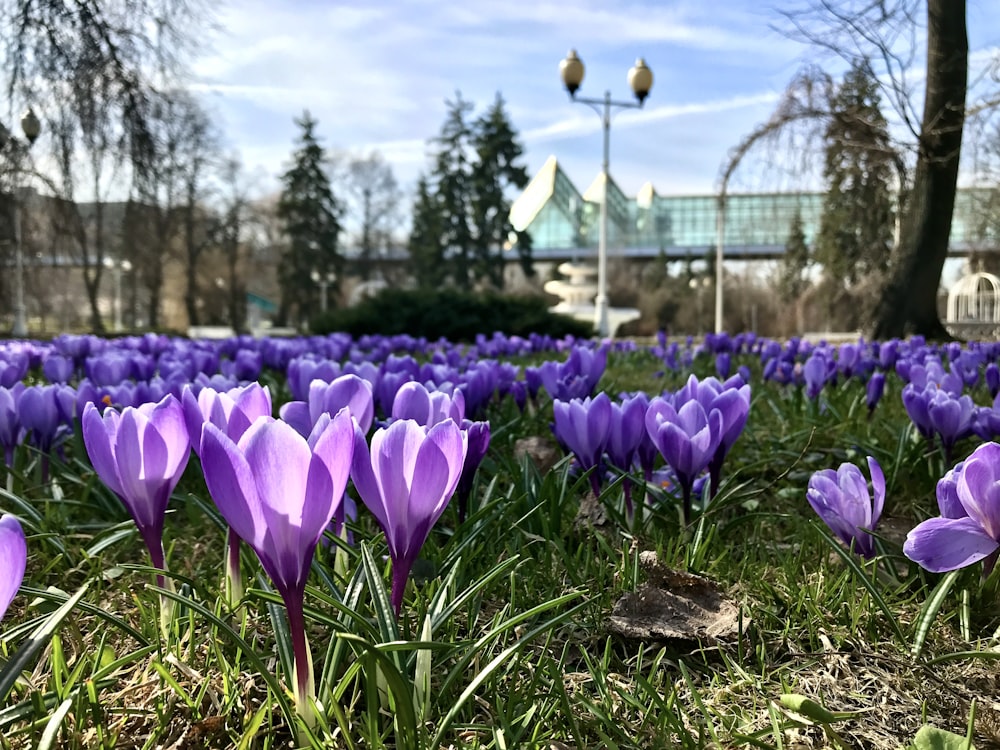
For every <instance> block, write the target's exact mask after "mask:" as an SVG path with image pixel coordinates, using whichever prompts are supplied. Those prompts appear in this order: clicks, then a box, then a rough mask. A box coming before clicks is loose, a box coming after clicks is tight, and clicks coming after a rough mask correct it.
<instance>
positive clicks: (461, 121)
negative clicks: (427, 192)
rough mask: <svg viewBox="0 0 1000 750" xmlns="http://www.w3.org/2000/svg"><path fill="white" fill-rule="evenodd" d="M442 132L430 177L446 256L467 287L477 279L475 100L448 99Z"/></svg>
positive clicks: (455, 275)
mask: <svg viewBox="0 0 1000 750" xmlns="http://www.w3.org/2000/svg"><path fill="white" fill-rule="evenodd" d="M446 104H447V106H448V112H447V114H446V115H445V121H444V125H442V127H441V133H440V135H438V137H437V138H436V139H435V140H434V143H435V144H436V146H437V151H436V153H435V156H434V168H433V170H432V172H431V178H432V179H433V180H434V187H435V189H434V195H435V198H436V203H437V206H438V210H439V216H440V220H441V225H442V226H441V228H442V235H441V243H442V246H443V248H444V260H445V262H446V264H447V272H448V274H449V275H450V277H451V280H452V282H453V283H454V284H455V285H456V286H458V287H460V288H463V289H464V288H467V287H468V286H469V285H470V284H471V283H472V282H473V280H474V274H473V245H474V230H473V226H472V220H471V217H472V163H471V161H470V154H471V151H472V128H471V127H470V125H469V122H468V116H469V113H470V112H471V111H472V104H471V103H470V102H467V101H465V100H464V99H462V94H461V93H457V94H456V99H455V101H449V102H447V103H446Z"/></svg>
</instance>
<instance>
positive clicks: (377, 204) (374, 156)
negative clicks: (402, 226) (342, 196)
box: [345, 151, 402, 281]
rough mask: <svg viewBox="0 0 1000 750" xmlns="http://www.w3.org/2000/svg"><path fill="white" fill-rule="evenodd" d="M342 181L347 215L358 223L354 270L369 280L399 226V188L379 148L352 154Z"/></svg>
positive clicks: (400, 193)
mask: <svg viewBox="0 0 1000 750" xmlns="http://www.w3.org/2000/svg"><path fill="white" fill-rule="evenodd" d="M345 184H346V188H347V190H346V198H347V204H348V206H347V215H348V216H349V217H350V219H351V220H352V221H353V222H356V223H357V225H358V230H357V234H356V235H355V237H356V242H357V247H358V259H357V265H356V268H357V273H358V275H359V276H360V277H361V279H362V280H363V281H368V280H369V279H370V278H371V276H372V270H373V266H374V264H375V261H376V259H377V256H378V254H379V252H382V251H385V250H388V249H389V247H390V245H391V243H392V238H393V231H394V230H395V229H397V228H398V226H399V223H400V220H401V218H402V213H401V211H400V202H401V201H402V192H401V191H400V189H399V184H398V183H397V182H396V176H395V175H394V174H393V171H392V166H391V165H390V164H389V163H388V162H386V160H385V158H384V157H383V156H382V154H381V153H379V152H378V151H372V152H371V153H370V154H368V155H367V156H356V157H353V158H351V159H350V161H348V163H347V173H346V179H345Z"/></svg>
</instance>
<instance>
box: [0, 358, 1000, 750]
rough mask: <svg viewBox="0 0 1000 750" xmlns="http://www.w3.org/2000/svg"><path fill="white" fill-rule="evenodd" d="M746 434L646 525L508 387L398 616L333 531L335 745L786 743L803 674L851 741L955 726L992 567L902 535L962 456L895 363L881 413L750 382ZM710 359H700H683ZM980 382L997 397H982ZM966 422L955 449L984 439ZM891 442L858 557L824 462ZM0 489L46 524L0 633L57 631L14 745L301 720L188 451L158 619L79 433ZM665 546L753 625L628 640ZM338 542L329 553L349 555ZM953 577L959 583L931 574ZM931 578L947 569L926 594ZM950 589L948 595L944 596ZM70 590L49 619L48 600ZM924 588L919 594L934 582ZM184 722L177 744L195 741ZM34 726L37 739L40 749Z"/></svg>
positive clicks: (986, 716) (52, 603) (23, 697)
mask: <svg viewBox="0 0 1000 750" xmlns="http://www.w3.org/2000/svg"><path fill="white" fill-rule="evenodd" d="M733 364H734V367H735V366H736V365H737V364H747V365H748V366H750V367H751V370H752V371H753V374H754V376H753V382H752V385H753V401H752V406H751V413H750V414H751V416H750V421H749V422H748V425H747V428H746V431H745V432H744V434H743V435H742V437H741V438H740V440H739V441H738V442H737V444H736V446H735V448H734V449H733V451H732V453H731V454H730V456H729V458H728V459H727V462H726V465H725V468H724V472H723V483H722V487H721V492H720V494H719V497H718V498H717V499H716V501H715V503H714V504H713V505H711V506H710V507H709V508H708V509H706V510H705V511H704V514H703V516H702V521H701V523H700V525H699V526H698V528H697V529H695V528H692V529H684V528H683V527H682V524H681V522H680V520H679V515H678V510H677V507H676V506H675V505H669V504H668V505H661V506H659V507H655V508H650V509H648V511H647V512H646V513H645V514H644V518H643V522H642V523H640V524H638V525H637V526H636V527H635V528H630V527H629V526H628V525H627V524H626V523H625V520H624V518H623V514H622V510H621V482H620V481H619V482H612V483H611V484H610V485H606V489H605V490H604V491H603V492H602V495H601V497H600V498H599V502H600V504H601V505H602V506H603V508H604V509H605V512H604V514H603V522H602V523H600V524H597V525H596V527H595V523H594V517H593V516H592V515H588V516H587V519H588V520H584V521H581V520H579V519H578V511H579V509H580V506H581V503H585V501H586V496H587V493H588V491H589V487H590V484H589V482H588V481H587V479H586V478H585V477H579V476H576V475H575V474H573V472H572V470H571V466H570V461H569V460H562V461H560V462H558V463H556V465H555V466H554V467H553V468H551V469H547V470H539V469H538V468H537V467H536V466H534V465H533V464H532V463H531V461H530V459H529V458H528V457H525V456H521V457H518V456H515V453H514V449H515V446H516V444H517V441H518V440H519V439H521V438H525V437H531V436H541V437H543V438H544V439H545V440H546V441H549V442H553V443H554V441H553V439H552V436H551V432H550V430H549V423H550V422H551V420H552V411H551V405H550V404H549V402H548V400H547V397H546V396H544V395H542V396H540V397H539V399H538V400H537V401H536V402H534V403H532V404H531V405H530V406H529V409H528V411H527V412H526V413H525V414H523V415H522V414H521V413H520V412H518V410H517V409H516V408H515V407H514V405H513V403H512V402H511V401H510V400H507V401H505V402H503V403H500V404H496V405H494V406H493V407H491V412H490V413H489V415H488V417H489V419H490V421H491V424H492V428H493V442H492V445H491V449H490V453H489V455H488V456H487V459H486V460H485V461H484V463H483V466H482V468H481V470H480V475H479V479H478V485H477V489H476V492H475V494H474V498H475V499H474V502H473V505H472V507H471V508H470V517H469V518H468V519H467V520H466V522H465V523H464V524H461V525H459V524H458V523H457V519H456V516H455V514H454V509H450V510H449V511H448V512H446V514H445V516H444V517H443V518H442V519H441V522H439V524H438V525H437V527H436V528H435V529H434V530H433V532H432V533H431V537H430V540H429V542H428V544H427V545H426V546H425V547H424V551H423V555H422V558H421V560H419V561H418V564H417V565H416V566H415V568H414V575H413V579H412V581H411V582H410V585H409V586H408V588H407V591H406V595H405V598H404V605H403V612H402V615H401V617H400V618H399V620H397V619H396V618H395V617H394V616H393V614H392V608H391V605H390V604H389V596H388V592H387V586H388V581H389V575H388V563H387V558H386V555H387V550H386V546H385V543H384V540H383V539H382V537H381V534H380V533H378V532H377V529H376V526H375V524H374V522H373V521H372V520H371V519H370V517H368V516H366V515H365V514H364V512H362V516H361V518H360V519H359V521H358V522H357V523H356V524H354V525H353V527H352V532H353V534H354V538H355V540H356V544H355V545H353V546H350V545H346V544H344V543H343V542H342V541H340V540H334V539H331V540H329V542H330V544H329V546H327V547H325V548H323V549H321V550H320V551H319V553H318V555H317V561H316V563H315V565H314V572H313V575H312V578H311V581H310V585H309V586H308V587H307V591H306V619H307V626H308V636H309V640H310V643H311V647H312V652H313V658H314V660H315V664H314V666H315V674H316V686H317V699H318V704H319V706H318V707H319V711H318V714H319V716H320V721H319V723H318V724H317V725H316V727H314V728H313V729H312V730H311V731H309V732H308V735H309V740H308V741H309V743H310V744H312V745H313V746H315V747H329V748H341V747H344V748H380V747H391V748H407V749H408V748H441V747H469V748H515V747H539V748H542V747H557V748H558V747H577V748H591V747H608V748H660V747H663V748H666V747H681V748H704V747H736V746H747V747H763V748H785V747H795V746H797V743H799V745H798V746H801V745H805V746H826V745H827V744H829V742H830V735H829V734H828V733H827V731H826V730H824V728H823V727H822V726H820V725H819V724H817V723H816V722H809V721H807V720H804V719H803V717H802V716H801V715H798V714H796V713H795V712H793V711H790V710H789V709H788V708H787V707H786V706H785V705H783V704H782V703H781V701H780V697H781V696H782V695H783V694H787V693H799V694H802V695H805V696H807V697H809V698H810V699H813V700H815V701H816V702H817V703H819V704H821V705H822V706H824V707H826V708H827V709H829V710H830V711H840V712H855V713H852V714H851V715H850V716H849V718H844V719H843V720H841V721H838V723H837V724H836V733H837V736H838V737H840V738H842V739H843V740H844V742H846V743H847V744H848V745H849V746H859V747H861V746H863V747H895V746H903V745H905V744H906V743H907V742H909V740H910V739H911V738H912V737H913V736H914V734H915V733H916V731H917V729H918V728H919V727H920V726H921V725H923V724H924V723H931V724H935V725H937V726H939V727H942V728H946V729H949V730H951V731H953V732H957V733H960V734H964V728H965V726H966V724H967V722H968V720H969V715H970V710H971V700H972V699H973V698H976V697H981V698H988V697H992V698H995V696H996V695H998V694H1000V678H998V677H997V675H998V674H1000V671H998V670H997V664H996V661H995V654H996V653H997V648H998V646H1000V643H998V635H1000V632H998V625H1000V609H998V603H1000V599H998V596H997V590H996V577H994V579H993V580H991V581H989V582H987V584H986V585H985V586H982V585H981V582H980V580H979V574H978V571H975V570H968V571H964V572H961V573H958V574H954V575H951V576H948V577H947V578H946V577H943V576H934V575H930V574H927V573H924V572H922V571H920V570H919V569H918V568H916V567H915V566H914V565H913V564H912V563H910V562H909V561H908V560H906V559H905V558H904V557H903V556H902V554H901V552H900V544H901V535H900V532H902V533H905V531H906V530H907V529H908V528H910V527H911V526H912V525H913V524H914V523H915V522H916V521H918V520H921V519H923V518H925V517H927V516H928V515H931V514H932V513H933V511H934V485H935V482H936V480H937V478H938V477H940V476H941V474H942V473H943V471H944V470H945V469H946V468H947V467H944V466H943V464H942V462H941V458H940V456H939V455H937V454H936V453H934V452H933V451H928V449H927V446H926V444H925V443H924V442H923V441H922V440H920V439H919V438H918V437H917V436H916V435H915V433H914V431H913V429H912V428H911V427H910V426H909V420H908V419H907V417H906V414H905V412H904V411H903V409H902V406H901V404H900V398H899V388H900V384H899V382H898V380H894V379H892V378H890V384H889V386H888V387H887V390H886V395H885V397H884V399H883V401H882V403H881V404H880V406H879V407H878V409H877V411H876V412H875V415H874V417H873V418H871V419H869V417H868V413H867V409H866V407H865V403H864V392H863V388H862V387H861V386H860V385H859V384H858V383H857V382H856V381H850V382H847V383H842V384H841V385H839V386H837V387H835V388H832V389H827V390H826V391H824V393H823V394H822V396H821V399H820V401H819V402H813V401H810V400H808V399H807V398H805V396H804V395H803V393H802V392H801V391H800V390H798V389H794V388H787V387H782V386H778V385H775V384H772V383H765V382H762V381H761V380H760V377H759V376H760V368H759V363H758V362H757V361H755V359H754V358H751V357H747V358H745V362H742V361H740V360H739V358H736V359H735V360H734V363H733ZM662 369H663V367H662V363H660V362H659V361H658V360H656V358H655V357H652V356H651V355H650V354H649V353H648V352H645V351H639V352H634V353H629V354H622V355H617V356H613V357H612V359H611V362H610V367H609V370H608V372H607V373H606V374H605V376H604V378H603V380H602V381H601V387H602V388H604V389H605V390H607V391H609V392H610V393H611V394H612V395H616V394H618V393H619V392H625V391H635V390H644V391H646V392H648V393H658V392H660V391H662V390H664V389H667V390H674V389H676V388H678V387H679V386H680V385H682V384H683V382H684V380H685V379H686V377H687V375H688V372H689V371H684V372H674V371H667V372H665V373H662V374H658V372H659V371H660V370H662ZM694 371H695V372H697V373H699V374H700V375H706V374H711V373H712V371H713V370H712V362H711V360H709V358H707V357H703V358H700V359H698V360H696V361H695V362H694ZM978 400H979V401H980V403H986V399H985V398H980V399H978ZM973 447H974V442H973V441H971V440H970V441H966V443H964V444H962V445H960V446H959V448H960V450H962V451H963V453H962V455H965V454H967V453H968V452H969V451H971V449H972V448H973ZM868 455H872V456H875V457H876V458H877V459H878V461H879V462H880V463H881V465H882V466H883V468H884V469H885V473H886V480H887V486H888V489H887V502H886V516H887V517H888V518H890V519H893V521H894V523H889V524H886V526H885V528H884V529H883V530H882V532H881V533H880V537H881V539H880V542H879V544H880V548H881V551H882V554H881V555H880V556H879V558H878V559H877V560H876V561H874V562H869V563H866V562H864V561H863V560H861V559H860V558H856V557H854V556H853V555H851V553H849V552H846V551H843V550H842V548H840V547H838V543H837V542H835V541H834V540H833V539H832V538H831V537H830V535H829V533H828V532H826V530H825V528H824V527H822V526H821V524H820V523H819V522H818V520H817V519H816V518H815V517H814V516H813V515H812V513H811V510H810V509H809V506H808V504H807V503H806V501H805V488H806V484H807V482H808V479H809V476H810V475H811V474H812V472H814V471H817V470H819V469H824V468H835V467H836V466H837V465H839V463H841V462H843V461H851V462H854V463H858V464H861V463H863V462H864V458H865V456H868ZM9 474H10V476H11V482H10V492H0V509H2V510H5V511H9V512H13V513H15V514H17V515H18V516H19V517H20V518H21V519H22V521H23V522H24V526H25V531H26V533H27V534H28V536H29V545H30V557H29V570H28V573H27V576H26V579H25V580H26V582H29V584H30V585H26V586H25V588H24V589H23V590H22V592H21V594H20V595H19V596H18V598H17V599H16V600H15V602H14V605H13V607H12V608H11V610H10V611H9V612H8V614H7V617H6V619H5V621H4V625H3V629H2V633H0V657H3V658H4V659H15V658H17V656H16V654H17V653H18V651H17V649H18V648H19V647H20V648H24V646H23V645H21V644H23V643H25V642H26V641H25V639H26V638H28V636H29V635H30V634H31V633H32V632H34V631H35V630H36V629H38V628H40V627H44V626H46V625H49V626H50V627H51V629H52V630H54V631H55V632H56V635H55V636H54V637H52V638H51V639H49V640H47V641H46V642H44V643H41V645H40V647H39V648H38V649H37V651H36V652H33V653H31V654H30V657H31V658H30V659H29V658H25V659H24V669H23V670H21V671H20V673H19V675H18V679H17V682H16V684H14V685H13V686H12V687H11V690H10V694H9V696H8V697H7V699H6V702H5V703H4V704H3V707H2V708H0V747H4V748H8V747H9V748H15V747H16V748H20V747H36V746H39V743H40V742H42V743H44V742H48V743H50V744H49V745H48V746H50V747H60V748H95V747H96V748H112V747H146V748H153V747H239V748H278V747H288V745H289V742H294V740H293V738H295V737H296V736H299V730H300V728H299V727H296V725H295V718H294V717H295V709H294V706H293V705H292V698H291V694H290V693H289V692H288V685H289V684H290V679H291V678H290V675H291V663H292V657H291V651H290V645H289V641H290V639H289V634H288V633H287V625H286V624H285V622H286V621H285V618H284V613H283V609H282V606H281V600H280V597H278V596H277V595H276V594H275V593H274V592H273V591H272V590H271V589H270V587H269V586H268V585H267V582H266V578H265V577H264V576H262V575H259V572H260V571H259V568H258V566H257V563H256V560H253V559H252V555H250V554H247V555H245V556H244V561H243V565H244V577H245V580H246V581H247V584H248V590H247V592H246V595H245V597H244V599H243V601H242V603H241V604H240V606H239V607H237V608H236V609H235V610H232V611H231V610H230V609H229V608H228V607H227V605H226V604H225V601H226V600H225V596H224V591H223V585H224V582H223V554H224V539H225V526H224V524H223V523H222V522H221V520H220V519H219V517H218V515H217V513H216V512H215V510H214V508H213V506H212V503H211V501H210V500H209V498H208V494H207V492H206V490H205V487H204V483H203V481H202V480H201V479H200V472H199V471H198V466H197V461H196V460H195V459H192V461H191V466H189V468H188V471H187V474H186V475H185V479H184V481H183V482H182V484H181V485H180V487H179V488H178V491H177V492H176V493H175V496H174V498H173V500H172V502H171V506H170V507H171V510H170V513H169V514H168V518H167V526H166V531H165V540H166V546H167V560H168V567H169V573H170V576H171V579H172V580H173V581H174V584H175V587H176V589H177V593H176V594H171V593H166V594H165V595H167V596H169V597H170V598H171V599H172V600H173V601H174V602H175V606H176V608H175V613H174V619H173V622H172V623H171V628H170V631H169V633H167V634H163V633H161V632H160V628H159V623H158V612H159V596H160V594H161V592H160V591H158V590H157V589H155V587H153V586H152V585H151V583H150V582H151V581H152V580H153V576H152V575H151V574H150V571H149V569H148V568H147V567H146V564H147V563H146V558H145V557H144V554H143V549H142V545H141V543H140V542H139V540H138V537H137V535H136V533H135V531H134V528H133V526H132V525H131V523H130V521H129V520H128V516H127V514H126V513H125V511H124V509H123V508H122V507H121V505H120V504H119V503H118V501H117V500H116V499H115V498H114V497H113V496H112V495H111V494H110V493H109V492H108V491H107V490H106V489H105V488H103V487H102V486H101V485H100V483H99V482H98V481H97V479H96V477H95V476H94V474H93V472H92V470H91V469H90V468H89V465H88V463H87V460H86V453H85V451H84V450H83V446H82V442H81V441H80V440H79V439H75V440H72V441H70V442H69V443H68V444H67V445H66V447H65V452H64V455H63V457H62V459H61V460H60V461H57V462H55V464H54V478H53V480H52V481H51V482H48V483H42V482H41V481H40V479H39V473H38V457H37V456H35V455H33V454H32V453H31V451H30V450H29V449H27V448H21V449H20V450H19V451H18V454H17V458H16V461H15V463H14V465H13V466H12V467H10V471H9ZM644 550H652V551H655V552H657V554H658V556H659V559H660V560H661V561H662V562H663V563H665V564H666V565H669V566H671V567H673V568H676V569H680V570H687V571H690V572H693V573H697V574H700V575H702V576H705V577H707V578H710V579H712V580H714V581H716V582H718V584H719V585H720V587H721V589H722V590H723V591H724V592H725V593H726V595H728V596H729V597H731V598H732V599H734V600H735V601H736V602H737V604H738V605H739V609H740V613H741V614H740V618H741V623H740V625H741V626H742V632H743V635H742V636H741V637H733V638H730V639H728V640H724V641H721V642H712V643H708V642H698V641H697V640H691V641H676V640H675V641H669V642H655V641H652V642H640V641H629V640H625V639H623V638H621V637H618V636H615V635H612V634H611V633H610V632H609V631H608V629H607V625H606V618H607V616H608V614H609V612H610V611H611V609H612V607H613V606H614V604H615V602H616V601H617V599H618V598H619V597H620V596H621V595H622V594H624V593H627V592H631V591H634V590H635V589H636V588H637V586H639V585H640V584H641V583H642V582H643V580H644V574H643V573H642V572H641V570H640V568H639V566H638V564H637V560H638V555H639V553H640V552H642V551H644ZM338 556H339V562H338ZM942 581H944V583H942ZM935 587H937V589H935ZM935 591H937V593H938V594H939V596H937V597H936V598H934V597H932V592H935ZM73 596H79V597H80V598H79V600H78V601H75V602H73V603H72V604H71V605H70V606H69V607H68V609H67V610H66V616H65V617H64V618H63V619H62V620H61V624H60V625H59V627H58V629H56V628H55V625H56V623H55V621H54V620H53V619H52V617H53V613H55V612H58V611H59V607H60V606H61V605H65V604H66V602H67V600H69V599H70V598H71V597H73ZM929 600H930V601H931V602H932V604H931V605H929V604H928V601H929ZM998 711H1000V706H997V704H996V703H995V702H990V701H989V700H983V701H981V702H980V704H979V705H978V707H977V709H976V722H977V723H976V732H977V740H978V741H979V742H981V743H985V742H988V741H990V740H991V739H992V740H993V741H996V740H997V738H998V736H1000V735H998V728H1000V722H998V720H997V716H998V715H1000V714H998ZM185 743H186V744H185ZM43 746H44V745H43Z"/></svg>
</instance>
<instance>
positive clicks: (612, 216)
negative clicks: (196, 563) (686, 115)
mask: <svg viewBox="0 0 1000 750" xmlns="http://www.w3.org/2000/svg"><path fill="white" fill-rule="evenodd" d="M604 187H605V186H604V180H603V175H601V174H598V176H597V178H596V179H595V180H594V182H593V183H592V184H591V185H590V187H589V188H588V189H587V190H586V192H584V193H582V194H581V193H580V192H579V190H578V189H577V188H576V186H575V185H573V183H572V182H571V181H570V180H569V178H568V177H567V176H566V174H565V173H564V172H563V170H562V168H561V167H560V166H559V163H558V161H556V158H555V157H554V156H550V157H549V158H548V160H547V161H546V162H545V164H544V165H543V166H542V168H541V169H540V170H539V171H538V174H536V175H535V177H534V179H532V180H531V182H530V183H528V185H527V187H526V188H525V189H524V191H523V192H522V193H521V195H520V196H519V197H518V198H517V200H515V201H514V203H513V205H512V206H511V211H510V218H511V223H512V224H513V225H514V228H515V229H517V230H519V231H527V232H528V233H529V234H530V235H531V239H532V254H533V256H534V257H535V259H536V260H539V261H546V260H564V259H571V258H578V259H584V258H587V257H590V256H591V255H593V254H594V253H595V252H596V248H597V241H598V229H599V228H598V219H599V215H600V201H601V197H602V196H603V193H604ZM607 190H608V198H609V202H608V251H609V254H610V255H612V256H615V255H617V256H620V257H625V258H629V259H642V258H647V259H649V258H654V257H657V256H660V255H664V256H666V257H667V258H669V259H672V260H680V259H685V258H696V259H701V258H704V257H705V255H706V254H707V253H709V252H710V251H714V250H715V246H716V237H717V234H716V232H717V220H718V216H719V198H718V196H716V195H659V194H658V193H657V192H656V190H655V189H654V187H653V185H652V183H646V184H645V185H644V186H643V187H642V188H640V190H639V193H638V195H637V196H635V197H634V198H627V197H625V195H624V194H623V193H622V191H621V189H620V188H619V187H618V186H617V185H616V184H615V182H614V179H613V178H612V179H609V180H608V185H607ZM822 211H823V193H821V192H797V193H795V192H792V193H789V192H776V193H730V194H728V195H727V196H726V212H725V234H724V246H725V253H726V257H727V258H734V259H736V258H742V259H767V258H777V257H780V256H781V254H782V253H783V252H784V249H785V243H786V242H787V240H788V236H789V231H790V229H791V224H792V220H793V218H794V216H795V214H796V213H797V212H798V213H799V214H800V215H801V217H802V222H803V227H804V230H805V235H806V241H807V242H808V243H810V244H811V243H812V240H813V237H815V235H816V233H817V231H818V230H819V223H820V217H821V215H822ZM951 247H952V253H954V254H956V255H967V254H973V253H976V252H979V251H993V250H1000V190H998V189H988V188H965V189H960V190H959V193H958V197H957V199H956V204H955V213H954V216H953V219H952V237H951Z"/></svg>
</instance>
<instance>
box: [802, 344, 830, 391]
mask: <svg viewBox="0 0 1000 750" xmlns="http://www.w3.org/2000/svg"><path fill="white" fill-rule="evenodd" d="M836 374H837V363H836V362H834V361H833V360H832V359H830V357H829V355H828V354H827V352H826V350H825V349H818V348H817V349H816V350H815V351H813V353H812V354H811V355H810V357H809V359H807V360H806V363H805V364H804V365H803V366H802V375H803V377H804V378H805V381H806V395H807V396H808V397H809V398H810V399H812V400H814V401H815V400H816V399H817V398H818V397H819V394H820V393H821V392H822V390H823V386H825V385H826V384H827V382H829V381H830V380H831V378H832V377H835V376H836Z"/></svg>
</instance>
